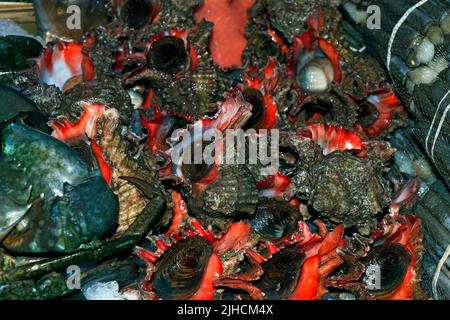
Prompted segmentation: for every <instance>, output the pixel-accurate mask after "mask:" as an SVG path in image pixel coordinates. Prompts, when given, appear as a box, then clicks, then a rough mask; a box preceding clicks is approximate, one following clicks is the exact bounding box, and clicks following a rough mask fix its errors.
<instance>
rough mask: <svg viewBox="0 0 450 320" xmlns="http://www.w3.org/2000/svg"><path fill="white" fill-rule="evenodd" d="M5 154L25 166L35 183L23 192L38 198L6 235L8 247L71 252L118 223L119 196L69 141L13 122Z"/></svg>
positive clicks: (28, 180) (22, 250)
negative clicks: (76, 151)
mask: <svg viewBox="0 0 450 320" xmlns="http://www.w3.org/2000/svg"><path fill="white" fill-rule="evenodd" d="M1 159H2V161H7V162H9V163H11V164H13V165H14V166H16V167H19V168H23V170H24V173H25V177H26V180H25V181H23V182H21V183H27V184H28V185H29V186H30V188H31V195H30V193H29V192H28V193H24V195H27V194H28V196H29V197H30V199H27V202H28V201H33V200H34V202H33V206H32V207H31V208H30V210H29V212H28V214H27V215H26V217H25V218H24V219H22V220H21V222H20V223H19V224H18V225H17V226H16V227H15V228H14V229H13V230H12V232H11V233H10V234H9V235H8V237H7V238H6V239H5V240H4V241H3V246H4V247H5V248H7V249H8V250H11V251H15V252H20V253H66V252H72V251H74V250H76V249H78V248H79V247H80V246H81V245H82V244H85V243H89V242H91V241H93V240H97V239H100V238H102V237H103V236H105V235H106V234H107V233H108V232H112V231H113V230H114V228H115V227H116V225H117V220H118V199H117V197H116V196H115V195H114V193H113V192H112V191H111V190H110V188H109V186H108V185H107V183H106V182H105V180H104V179H103V177H102V176H101V175H100V172H99V171H97V170H92V169H91V168H90V167H89V166H88V165H87V164H86V163H85V161H84V160H83V159H82V158H81V157H80V156H79V155H78V154H77V153H75V152H74V151H72V150H71V149H70V148H69V147H68V146H67V145H65V144H64V143H62V142H60V141H58V140H56V139H55V138H52V137H51V136H49V135H46V134H44V133H42V132H40V131H37V130H34V129H30V128H27V127H23V126H20V125H17V124H12V125H10V126H8V127H7V128H6V129H5V130H4V131H3V153H2V157H1ZM12 172H15V171H14V170H6V174H8V173H9V174H10V173H12ZM93 194H94V195H95V197H93V196H92V195H93ZM22 197H23V196H22ZM5 209H6V208H5ZM2 211H3V210H2Z"/></svg>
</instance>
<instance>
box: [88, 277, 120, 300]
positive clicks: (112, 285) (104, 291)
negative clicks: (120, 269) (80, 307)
mask: <svg viewBox="0 0 450 320" xmlns="http://www.w3.org/2000/svg"><path fill="white" fill-rule="evenodd" d="M81 291H82V292H83V294H84V296H85V297H86V299H87V300H125V299H124V297H123V296H122V295H121V294H120V293H119V284H118V283H117V281H111V282H104V283H103V282H94V283H92V284H89V285H88V286H86V287H84V288H82V289H81Z"/></svg>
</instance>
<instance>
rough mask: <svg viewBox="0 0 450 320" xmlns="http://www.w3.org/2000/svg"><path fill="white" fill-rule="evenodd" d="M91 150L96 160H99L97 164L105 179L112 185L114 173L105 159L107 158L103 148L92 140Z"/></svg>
mask: <svg viewBox="0 0 450 320" xmlns="http://www.w3.org/2000/svg"><path fill="white" fill-rule="evenodd" d="M91 149H92V152H93V154H94V156H95V159H96V160H97V164H98V166H99V168H100V172H101V173H102V176H103V178H105V180H106V182H107V183H108V184H109V185H111V182H112V171H111V167H110V166H109V164H108V162H107V161H106V159H105V156H104V155H103V150H102V148H101V147H100V146H99V145H98V144H97V142H95V141H94V140H91Z"/></svg>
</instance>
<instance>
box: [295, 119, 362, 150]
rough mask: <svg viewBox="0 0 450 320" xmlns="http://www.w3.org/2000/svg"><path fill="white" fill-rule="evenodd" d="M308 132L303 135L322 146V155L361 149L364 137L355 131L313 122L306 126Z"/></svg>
mask: <svg viewBox="0 0 450 320" xmlns="http://www.w3.org/2000/svg"><path fill="white" fill-rule="evenodd" d="M306 129H307V130H308V131H309V133H307V134H305V133H302V135H303V136H305V137H308V138H311V139H312V140H313V141H315V142H316V143H317V144H319V145H320V146H321V147H322V148H323V153H324V155H327V154H330V153H332V152H334V151H338V150H341V151H342V150H352V149H356V150H361V149H362V148H363V143H364V139H363V138H362V137H361V136H360V135H358V134H357V133H356V132H353V131H350V130H348V129H345V128H340V127H337V126H333V125H328V124H322V123H320V124H313V125H310V126H307V127H306Z"/></svg>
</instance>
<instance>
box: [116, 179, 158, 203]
mask: <svg viewBox="0 0 450 320" xmlns="http://www.w3.org/2000/svg"><path fill="white" fill-rule="evenodd" d="M119 179H122V180H125V181H128V182H129V183H131V184H133V185H134V186H135V187H136V188H138V189H139V190H140V191H141V192H142V194H143V195H145V196H146V197H147V198H149V199H153V198H156V197H163V196H164V195H163V193H162V192H161V190H159V189H158V188H155V187H154V186H152V185H151V184H149V183H148V182H146V181H144V180H142V179H139V178H136V177H119Z"/></svg>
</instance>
